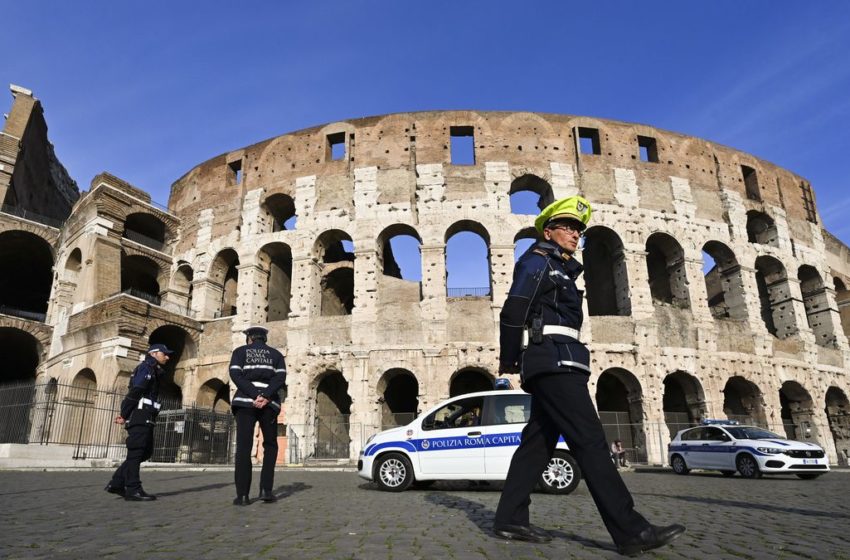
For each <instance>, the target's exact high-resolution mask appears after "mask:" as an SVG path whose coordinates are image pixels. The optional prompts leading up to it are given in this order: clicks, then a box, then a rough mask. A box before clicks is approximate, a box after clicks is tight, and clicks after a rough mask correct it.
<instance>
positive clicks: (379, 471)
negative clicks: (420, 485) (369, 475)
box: [375, 453, 413, 492]
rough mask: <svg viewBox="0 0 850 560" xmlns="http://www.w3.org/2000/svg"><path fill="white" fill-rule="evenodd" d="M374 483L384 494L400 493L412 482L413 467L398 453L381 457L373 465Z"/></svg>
mask: <svg viewBox="0 0 850 560" xmlns="http://www.w3.org/2000/svg"><path fill="white" fill-rule="evenodd" d="M375 482H377V483H378V488H380V489H381V490H384V491H386V492H402V491H404V490H407V488H408V487H409V486H410V484H411V483H412V482H413V467H412V466H411V465H410V461H409V460H408V459H407V457H405V456H404V455H402V454H400V453H387V454H386V455H381V457H380V458H379V459H378V462H377V463H376V464H375Z"/></svg>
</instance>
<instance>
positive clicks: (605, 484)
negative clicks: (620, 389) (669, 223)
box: [493, 196, 685, 555]
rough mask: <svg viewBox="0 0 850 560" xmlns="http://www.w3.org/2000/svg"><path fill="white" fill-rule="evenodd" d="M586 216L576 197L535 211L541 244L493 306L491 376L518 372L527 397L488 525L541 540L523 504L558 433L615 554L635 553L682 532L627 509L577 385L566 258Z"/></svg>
mask: <svg viewBox="0 0 850 560" xmlns="http://www.w3.org/2000/svg"><path fill="white" fill-rule="evenodd" d="M590 215H591V208H590V203H589V202H588V201H587V200H585V199H584V198H582V197H580V196H572V197H569V198H565V199H562V200H558V201H556V202H554V203H552V204H550V205H549V206H547V207H546V208H544V209H543V211H542V212H541V213H540V215H539V216H538V217H537V219H535V221H534V226H535V228H536V229H537V231H538V232H539V233H540V235H541V236H542V240H540V241H538V242H537V243H535V244H534V245H532V246H531V247H530V248H529V249H528V251H526V252H525V253H524V254H523V255H522V256H521V257H520V258H519V260H518V261H517V263H516V267H515V269H514V277H513V284H512V286H511V289H510V291H509V292H508V298H507V300H506V301H505V305H504V307H503V308H502V312H501V315H500V339H501V340H500V355H499V373H500V374H504V373H520V376H521V377H520V379H521V384H522V388H523V389H524V390H525V391H527V392H528V393H531V416H530V418H529V421H528V424H527V425H526V427H525V429H524V430H523V432H522V441H521V443H520V445H519V448H518V449H517V451H516V453H515V454H514V456H513V459H512V460H511V465H510V469H509V470H508V476H507V480H506V481H505V486H504V489H503V491H502V496H501V499H500V500H499V506H498V508H497V510H496V518H495V520H494V523H493V531H494V533H495V534H496V535H497V536H500V537H503V538H507V539H514V540H523V541H530V542H548V541H550V540H551V536H550V535H549V534H548V533H546V532H545V531H543V530H542V529H539V528H537V527H534V526H532V525H531V523H530V522H529V511H528V508H529V504H530V503H531V499H530V494H531V491H532V489H533V488H534V485H535V483H536V482H537V479H538V477H539V476H540V473H541V472H543V469H544V468H545V467H546V465H547V464H548V462H549V460H550V459H551V457H552V454H553V452H554V450H555V446H556V444H557V442H558V438H559V436H562V435H563V437H564V440H565V441H566V442H567V444H568V445H569V447H570V451H571V452H572V454H573V456H574V457H575V458H576V461H578V464H579V467H580V468H581V472H582V474H583V476H584V480H585V482H586V483H587V487H588V489H589V490H590V493H591V495H592V496H593V500H594V501H595V503H596V507H597V509H598V510H599V514H600V515H601V517H602V520H603V522H604V523H605V527H606V528H607V529H608V532H609V533H610V534H611V537H612V538H613V540H614V543H616V545H617V550H618V551H619V552H620V553H621V554H626V555H637V554H640V553H642V552H644V551H646V550H650V549H653V548H657V547H659V546H663V545H665V544H667V543H669V542H670V541H672V540H673V539H675V538H676V537H678V536H679V535H681V534H682V533H683V532H684V531H685V528H684V527H683V526H681V525H669V526H666V527H659V526H655V525H651V524H650V523H649V522H648V521H647V520H646V519H645V518H644V517H643V516H642V515H640V514H639V513H638V512H637V511H635V508H634V501H633V500H632V496H631V494H630V493H629V490H628V488H626V485H625V484H624V483H623V480H622V478H620V475H619V473H618V471H617V469H616V468H615V467H614V465H613V463H612V462H611V457H610V453H609V451H608V444H607V443H606V439H605V433H604V431H603V429H602V423H601V422H600V420H599V416H598V415H597V413H596V409H595V408H594V406H593V401H592V400H591V398H590V393H589V392H588V389H587V382H588V378H589V376H590V352H589V351H588V349H587V347H586V346H585V345H584V344H583V343H582V342H581V341H580V332H579V331H580V330H581V324H582V320H583V312H582V297H583V293H582V291H581V290H579V289H578V288H576V284H575V280H576V278H578V276H579V275H580V274H581V272H582V265H581V264H580V263H579V262H578V261H577V260H576V259H575V258H573V257H574V254H575V252H576V250H577V248H578V243H579V239H580V238H581V236H582V232H583V231H584V230H585V228H586V227H587V223H588V222H589V221H590Z"/></svg>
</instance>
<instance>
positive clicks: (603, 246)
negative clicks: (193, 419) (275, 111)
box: [0, 111, 850, 464]
mask: <svg viewBox="0 0 850 560" xmlns="http://www.w3.org/2000/svg"><path fill="white" fill-rule="evenodd" d="M461 140H462V141H463V142H464V144H463V145H465V146H470V150H471V159H470V160H468V161H464V163H462V164H461V163H460V160H458V161H455V162H454V163H453V160H452V158H453V155H452V147H453V146H452V144H453V143H454V142H458V144H459V145H460V142H461ZM524 191H530V192H532V193H534V194H533V196H539V204H541V205H542V204H545V203H546V202H548V201H551V200H554V199H557V198H561V197H564V196H569V195H572V194H577V193H580V194H582V195H583V196H585V197H587V198H588V199H589V200H590V201H591V202H592V203H593V205H594V215H593V220H592V223H591V226H592V227H591V228H589V229H588V231H587V236H586V240H585V245H584V250H583V251H582V253H581V255H580V258H581V259H582V261H583V262H584V264H585V267H586V273H585V275H584V277H583V283H584V284H585V286H584V287H585V290H586V295H587V298H586V302H585V315H586V321H585V326H584V328H583V332H582V337H583V339H584V340H586V341H587V342H588V343H589V346H590V348H591V349H592V361H593V364H592V365H593V369H594V374H593V376H592V379H591V382H592V385H593V389H592V390H593V391H596V392H597V405H598V407H599V409H600V413H601V414H602V415H603V420H604V421H606V423H609V421H610V422H614V420H611V419H615V418H616V423H618V424H620V425H622V428H623V429H625V430H627V431H629V432H630V434H629V436H630V437H629V441H630V443H631V445H632V446H633V447H634V448H635V449H636V450H637V455H638V456H640V457H643V458H645V459H646V460H648V461H651V462H657V463H660V462H663V461H664V460H665V459H664V457H665V452H666V447H665V446H666V443H667V441H669V437H670V431H671V430H672V431H674V430H675V428H676V427H677V426H678V425H679V424H681V423H689V422H694V421H698V420H700V419H702V418H716V417H726V416H727V415H728V416H735V417H742V418H747V419H749V420H750V421H754V422H759V423H762V424H765V425H769V426H770V427H771V428H773V429H774V430H782V429H784V428H783V424H788V425H789V427H788V428H787V429H786V431H787V430H792V431H793V433H791V432H789V434H790V435H794V436H795V437H798V438H803V439H805V438H809V439H812V440H814V441H817V442H819V443H820V444H821V445H823V446H824V447H825V448H826V449H827V451H828V453H829V456H830V457H831V459H832V461H833V462H841V463H845V464H846V462H847V454H848V452H850V451H848V449H850V421H848V414H849V413H850V406H848V399H847V395H848V394H849V393H850V382H848V371H850V346H848V338H847V333H848V332H850V295H848V292H847V290H846V286H847V285H848V282H850V250H848V248H847V247H846V246H845V245H843V244H842V243H841V242H839V241H838V240H837V239H835V238H834V237H832V236H831V235H829V234H828V233H827V232H826V231H825V230H823V228H822V227H821V225H820V221H819V217H818V214H817V210H816V208H815V204H814V199H813V194H812V190H811V187H810V186H809V184H808V182H807V181H806V180H805V179H803V178H802V177H799V176H797V175H795V174H794V173H791V172H789V171H787V170H784V169H782V168H780V167H777V166H775V165H773V164H771V163H768V162H765V161H763V160H760V159H758V158H756V157H754V156H751V155H749V154H746V153H742V152H739V151H736V150H733V149H730V148H727V147H724V146H720V145H717V144H713V143H711V142H708V141H705V140H701V139H698V138H692V137H688V136H684V135H681V134H676V133H671V132H668V131H663V130H659V129H656V128H653V127H650V126H645V125H637V124H630V123H623V122H615V121H608V120H601V119H593V118H589V117H576V116H565V115H548V114H532V113H501V112H475V111H458V112H452V111H441V112H425V113H406V114H394V115H387V116H380V117H370V118H364V119H357V120H351V121H345V122H338V123H331V124H327V125H324V126H321V127H316V128H312V129H308V130H302V131H299V132H295V133H292V134H286V135H283V136H279V137H276V138H273V139H270V140H266V141H263V142H260V143H258V144H255V145H252V146H248V147H246V148H243V149H241V150H236V151H233V152H229V153H226V154H222V155H220V156H218V157H215V158H213V159H210V160H208V161H206V162H204V163H201V164H200V165H198V166H196V167H194V168H192V169H191V170H190V171H189V172H188V173H186V174H185V175H184V176H183V177H181V178H180V179H179V180H177V181H176V182H175V183H174V185H173V186H172V190H171V197H170V200H169V204H168V209H167V210H165V209H162V208H158V207H156V205H154V204H152V203H151V201H150V197H149V196H148V195H147V194H146V193H144V192H142V191H139V190H138V189H136V188H134V187H132V186H131V185H129V184H127V183H125V182H123V181H121V180H120V179H118V178H116V177H113V176H111V175H108V174H102V175H100V176H98V177H96V178H95V179H94V180H93V181H92V184H91V190H90V191H88V192H87V193H85V194H84V196H83V197H82V198H81V199H80V200H79V201H77V202H76V204H75V205H74V208H73V210H72V211H71V213H70V216H69V217H68V219H67V220H66V221H65V223H64V226H63V227H62V228H61V230H59V231H58V234H57V233H56V232H54V231H53V230H51V231H47V230H45V232H43V233H38V232H36V233H35V234H36V235H40V236H41V237H42V238H43V239H44V240H45V241H46V242H47V243H48V245H49V246H50V247H51V248H52V251H53V258H54V261H53V266H54V271H55V274H54V277H53V282H52V291H51V294H50V300H49V309H48V312H47V318H46V322H45V323H44V324H42V323H38V322H36V321H30V322H32V323H37V324H34V325H32V326H29V327H27V328H24V329H23V330H27V332H30V333H32V334H33V336H35V337H36V338H37V339H38V340H39V347H38V348H39V350H38V351H39V360H38V365H37V368H36V371H35V372H34V375H37V376H38V377H39V378H44V379H48V378H55V379H59V380H60V381H62V382H65V383H73V382H74V380H75V378H76V377H77V376H78V375H80V372H81V371H86V372H88V373H87V375H88V376H89V378H90V377H91V374H92V373H93V374H94V376H95V378H96V382H97V385H98V387H101V388H111V387H114V386H117V385H120V384H123V383H125V380H126V376H127V375H129V372H130V371H131V370H132V368H133V366H134V365H135V364H136V363H137V360H138V358H139V353H140V351H142V350H143V349H144V348H145V347H146V346H147V344H148V343H150V342H165V343H167V344H169V345H171V346H174V347H176V348H177V350H178V351H179V354H178V356H177V365H176V369H175V373H174V379H173V383H172V384H171V385H170V388H169V391H171V394H173V395H174V396H177V397H179V398H182V400H183V402H184V403H191V402H199V403H204V404H210V405H217V406H219V407H226V401H227V398H228V391H227V382H228V376H227V363H228V360H229V355H230V351H231V349H232V348H233V347H235V346H236V345H238V344H241V343H242V341H243V335H242V334H241V331H242V329H244V328H245V327H246V326H247V325H249V324H252V323H261V324H265V325H267V326H268V327H269V329H270V331H271V334H270V340H271V342H272V343H273V344H275V345H277V346H279V347H281V348H282V349H283V350H284V352H285V354H286V356H287V363H288V367H289V378H288V394H287V398H286V401H285V420H286V422H287V423H288V425H289V431H288V434H289V435H290V445H292V446H293V447H294V446H296V445H297V446H298V447H299V449H300V452H299V453H298V454H296V455H294V456H292V457H291V458H292V459H293V460H299V461H300V460H303V459H307V458H310V457H311V456H312V457H323V456H329V457H333V456H337V457H355V456H356V454H357V453H358V451H359V449H360V447H361V446H362V444H363V440H364V436H368V435H369V434H370V433H372V432H374V431H375V430H377V429H379V428H380V427H381V426H382V425H386V424H391V423H393V422H394V421H400V420H401V419H402V418H403V415H404V414H405V413H407V414H411V413H414V412H415V411H416V410H424V409H426V408H428V407H430V406H432V405H434V404H436V403H438V402H439V401H440V400H442V399H444V398H446V397H447V396H449V394H450V393H451V394H457V393H460V392H464V391H466V390H471V389H476V388H479V387H485V386H487V385H489V383H490V382H491V380H492V378H493V376H494V374H495V372H496V367H497V353H498V315H499V311H500V307H501V305H502V303H503V302H504V300H505V296H506V293H507V290H508V288H509V286H510V282H511V273H512V269H513V263H514V258H515V255H514V250H515V247H516V245H517V243H518V242H520V241H522V240H523V239H527V238H530V237H533V235H534V232H533V225H532V224H533V218H534V216H533V215H530V214H515V213H512V211H511V205H512V197H514V196H516V194H517V193H522V192H524ZM2 222H3V224H4V225H3V227H4V228H5V229H14V228H16V227H20V228H24V225H21V224H20V220H17V219H16V218H14V217H10V216H6V215H3V216H2ZM293 222H294V228H293ZM27 227H30V226H27ZM34 227H35V226H31V227H30V230H31V229H32V228H34ZM51 232H52V233H51ZM460 232H472V233H474V234H477V235H478V236H479V237H480V238H481V239H482V240H483V242H484V243H485V244H486V247H487V253H488V258H487V262H486V263H485V264H484V266H485V267H486V269H487V276H488V277H489V286H487V287H486V289H483V290H481V291H479V292H477V293H473V295H471V296H470V295H469V294H457V293H453V292H452V290H450V289H447V266H446V252H447V245H449V243H450V239H451V238H452V237H453V236H454V235H455V234H457V233H460ZM399 235H406V236H410V237H413V238H415V239H416V240H417V241H418V243H419V250H420V252H421V259H420V261H419V262H420V263H421V282H415V281H411V280H405V279H402V278H401V277H400V276H401V275H400V274H399V272H398V265H397V263H396V258H395V257H394V255H393V253H392V248H391V245H390V243H389V241H390V239H392V238H394V237H396V236H399ZM352 247H353V249H352ZM705 255H709V256H710V258H711V261H713V263H712V262H711V261H709V264H708V265H706V259H705ZM704 269H705V270H706V271H707V272H706V273H704ZM709 269H710V270H709ZM482 288H483V287H482ZM14 321H17V322H18V323H20V322H21V320H20V319H15V318H11V317H6V316H0V324H2V325H3V327H2V328H21V327H20V325H18V324H17V323H16V324H15V325H12V322H14ZM39 329H41V330H39ZM37 333H38V334H37ZM792 424H793V425H794V427H790V425H792ZM618 429H619V428H618ZM296 441H297V443H296ZM340 442H341V446H340Z"/></svg>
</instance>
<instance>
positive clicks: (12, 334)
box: [0, 327, 41, 443]
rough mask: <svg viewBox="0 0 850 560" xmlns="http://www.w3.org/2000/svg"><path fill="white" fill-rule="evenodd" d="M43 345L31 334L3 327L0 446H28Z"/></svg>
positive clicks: (0, 331) (0, 342)
mask: <svg viewBox="0 0 850 560" xmlns="http://www.w3.org/2000/svg"><path fill="white" fill-rule="evenodd" d="M40 355H41V345H40V344H39V342H38V340H37V339H36V338H35V337H34V336H32V335H31V334H29V333H27V332H24V331H22V330H19V329H15V328H11V327H0V364H3V367H2V369H0V410H2V411H3V416H4V421H3V422H0V443H27V442H28V441H29V431H30V423H31V404H30V403H31V402H32V400H33V397H34V396H35V373H36V368H38V363H39V356H40Z"/></svg>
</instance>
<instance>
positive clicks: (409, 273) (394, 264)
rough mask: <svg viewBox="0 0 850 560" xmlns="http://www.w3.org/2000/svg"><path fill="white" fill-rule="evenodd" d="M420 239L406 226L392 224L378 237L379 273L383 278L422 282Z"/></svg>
mask: <svg viewBox="0 0 850 560" xmlns="http://www.w3.org/2000/svg"><path fill="white" fill-rule="evenodd" d="M421 246H422V239H421V238H420V237H419V233H418V232H417V231H416V230H415V229H414V228H412V227H411V226H409V225H407V224H394V225H392V226H389V227H388V228H386V229H384V231H382V232H381V234H380V235H379V236H378V248H379V251H380V252H379V254H380V258H381V260H380V267H381V273H382V274H383V275H384V276H389V277H392V278H398V279H401V280H407V281H411V282H419V281H421V280H422V254H421Z"/></svg>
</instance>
